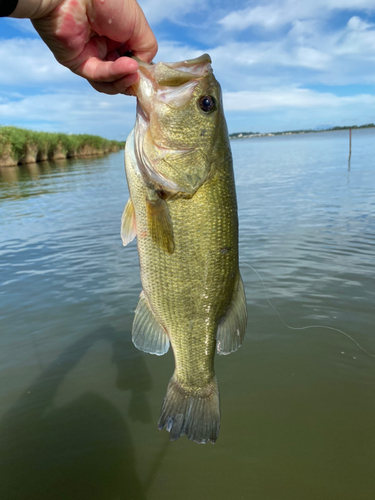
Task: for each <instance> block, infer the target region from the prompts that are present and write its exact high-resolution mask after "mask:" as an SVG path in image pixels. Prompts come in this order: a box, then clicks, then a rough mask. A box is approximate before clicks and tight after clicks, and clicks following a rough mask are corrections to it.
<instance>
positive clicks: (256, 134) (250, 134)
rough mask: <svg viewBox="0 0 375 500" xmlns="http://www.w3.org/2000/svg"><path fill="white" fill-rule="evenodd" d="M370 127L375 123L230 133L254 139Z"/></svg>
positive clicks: (373, 126)
mask: <svg viewBox="0 0 375 500" xmlns="http://www.w3.org/2000/svg"><path fill="white" fill-rule="evenodd" d="M368 128H375V124H373V123H370V124H368V125H360V126H358V125H353V126H345V127H332V128H326V129H321V130H309V129H307V130H287V131H285V132H264V133H260V132H238V133H237V132H235V133H232V134H229V139H249V138H250V139H252V138H253V137H275V136H279V135H300V134H320V133H322V132H339V131H341V130H362V129H368Z"/></svg>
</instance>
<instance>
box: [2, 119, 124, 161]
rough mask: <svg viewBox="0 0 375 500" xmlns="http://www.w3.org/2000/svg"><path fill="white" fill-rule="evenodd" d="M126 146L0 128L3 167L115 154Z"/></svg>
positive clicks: (85, 136) (84, 136) (75, 136)
mask: <svg viewBox="0 0 375 500" xmlns="http://www.w3.org/2000/svg"><path fill="white" fill-rule="evenodd" d="M124 145H125V143H124V142H119V141H111V140H108V139H104V138H103V137H99V136H95V135H88V134H79V135H78V134H70V135H68V134H61V133H49V132H34V131H31V130H27V129H22V128H18V127H3V126H0V167H16V166H19V165H26V164H33V163H39V162H42V161H56V160H65V159H69V158H85V157H90V156H100V155H105V154H108V153H114V152H117V151H119V150H120V149H123V148H124Z"/></svg>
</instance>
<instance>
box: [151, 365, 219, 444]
mask: <svg viewBox="0 0 375 500" xmlns="http://www.w3.org/2000/svg"><path fill="white" fill-rule="evenodd" d="M158 427H159V430H162V429H163V428H164V427H165V428H166V429H167V431H168V432H170V434H171V441H175V440H176V439H178V438H179V437H180V436H184V435H185V434H186V436H187V437H188V438H189V439H191V440H192V441H195V442H196V443H207V442H208V441H211V443H214V442H215V441H216V439H217V438H218V435H219V430H220V399H219V387H218V385H217V380H216V377H214V378H213V380H212V382H211V383H210V384H209V385H208V386H207V387H205V388H204V389H203V390H202V391H201V392H200V393H199V394H194V395H192V394H189V393H188V392H186V391H185V390H184V389H183V388H182V387H181V385H180V384H179V383H178V380H177V377H176V375H175V374H174V375H173V377H172V378H171V380H170V381H169V384H168V389H167V394H166V396H165V398H164V401H163V406H162V409H161V412H160V418H159V423H158Z"/></svg>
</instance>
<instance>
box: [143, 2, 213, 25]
mask: <svg viewBox="0 0 375 500" xmlns="http://www.w3.org/2000/svg"><path fill="white" fill-rule="evenodd" d="M207 3H208V2H207V0H184V1H183V2H176V0H144V1H142V2H141V7H142V9H143V11H144V13H145V15H146V18H147V20H148V22H149V23H150V25H151V26H152V24H156V23H159V22H161V21H162V20H164V19H169V20H176V21H178V20H181V19H182V17H183V16H184V15H185V14H188V13H189V12H198V11H199V10H201V9H203V8H204V7H206V6H207Z"/></svg>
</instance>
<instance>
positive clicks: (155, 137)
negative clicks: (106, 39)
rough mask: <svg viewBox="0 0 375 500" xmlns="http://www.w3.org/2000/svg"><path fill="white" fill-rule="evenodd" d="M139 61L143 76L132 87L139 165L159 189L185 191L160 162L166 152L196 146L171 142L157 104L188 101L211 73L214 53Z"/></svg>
mask: <svg viewBox="0 0 375 500" xmlns="http://www.w3.org/2000/svg"><path fill="white" fill-rule="evenodd" d="M137 61H138V64H139V70H138V71H139V75H140V79H139V82H138V83H136V84H135V85H133V91H134V94H135V95H136V97H137V120H136V126H135V134H134V140H135V153H136V157H137V160H138V166H139V169H140V171H141V173H142V174H143V176H144V177H145V179H146V180H148V181H151V182H152V183H153V184H156V186H159V188H160V189H164V190H167V191H170V192H185V189H184V188H183V187H182V186H181V185H179V184H178V183H176V182H174V181H173V180H172V179H169V178H166V177H165V176H164V175H163V174H162V172H161V170H160V168H159V165H160V164H161V162H163V161H165V158H166V157H167V156H168V158H169V159H172V157H175V158H177V157H179V158H181V156H184V155H189V154H191V153H192V152H193V151H194V150H193V149H192V148H191V147H188V146H185V145H184V144H179V146H178V148H176V146H174V145H173V144H171V143H170V141H169V139H168V137H165V136H164V135H163V134H162V133H161V130H160V127H159V123H158V122H159V120H158V112H157V110H156V108H157V106H158V104H161V103H162V104H165V105H167V106H168V107H171V108H182V107H183V106H185V105H186V104H188V102H189V101H190V99H191V97H192V95H193V93H194V90H195V87H196V86H197V85H198V83H199V81H200V80H201V79H202V78H204V77H206V76H207V75H209V74H212V68H211V57H210V56H209V55H208V54H203V55H202V56H200V57H197V58H194V59H189V60H185V61H180V62H176V63H164V62H158V63H156V64H152V63H151V64H147V63H145V62H143V61H140V60H138V59H137ZM151 145H152V146H151ZM172 161H173V160H172ZM188 192H190V189H189V191H188Z"/></svg>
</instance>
